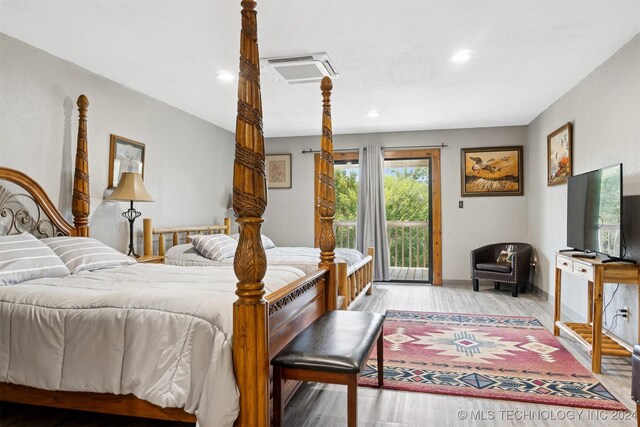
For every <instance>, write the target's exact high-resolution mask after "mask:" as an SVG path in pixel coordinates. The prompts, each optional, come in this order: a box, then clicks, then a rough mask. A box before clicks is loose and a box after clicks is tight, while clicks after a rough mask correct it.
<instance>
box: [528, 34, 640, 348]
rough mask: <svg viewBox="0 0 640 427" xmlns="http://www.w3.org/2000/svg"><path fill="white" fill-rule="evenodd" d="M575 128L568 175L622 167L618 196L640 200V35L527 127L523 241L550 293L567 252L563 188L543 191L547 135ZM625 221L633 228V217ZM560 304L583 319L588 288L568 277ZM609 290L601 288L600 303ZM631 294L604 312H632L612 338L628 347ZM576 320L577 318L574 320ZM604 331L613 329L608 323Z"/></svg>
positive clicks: (629, 289) (628, 290)
mask: <svg viewBox="0 0 640 427" xmlns="http://www.w3.org/2000/svg"><path fill="white" fill-rule="evenodd" d="M567 122H572V123H573V149H574V151H573V167H574V173H582V172H587V171H590V170H593V169H598V168H601V167H603V166H608V165H611V164H614V163H623V164H624V166H623V169H624V188H623V194H625V195H637V194H640V35H637V36H636V37H635V38H633V39H632V40H631V41H630V42H629V43H627V44H626V45H625V46H623V47H622V48H621V49H620V50H619V51H618V52H617V53H616V54H615V55H613V56H612V57H611V58H610V59H609V60H607V61H606V62H605V63H604V64H602V65H601V66H600V67H598V68H597V69H595V70H594V71H593V72H592V73H591V74H589V75H588V76H587V77H586V78H585V79H584V80H582V81H581V82H580V83H579V84H578V85H576V86H575V87H574V88H573V89H571V90H570V91H569V92H568V93H566V94H565V95H564V96H563V97H561V98H560V99H559V100H558V101H556V102H555V103H554V104H553V105H551V106H550V107H549V108H548V109H547V110H545V111H544V112H543V113H541V114H540V115H539V116H538V117H537V118H536V119H535V120H533V121H532V122H531V123H530V124H529V126H528V128H527V147H528V158H527V161H526V163H527V168H526V172H525V174H526V179H527V182H528V183H529V191H528V195H529V240H530V241H531V243H532V244H533V245H534V246H535V247H536V248H537V251H538V255H539V260H540V264H539V268H538V270H537V277H536V285H537V286H538V287H540V288H542V289H543V290H544V291H546V292H548V293H549V294H551V296H552V298H553V290H554V268H553V262H554V260H553V251H556V250H558V249H561V248H564V247H565V245H566V237H567V236H566V209H567V186H566V185H560V186H554V187H547V186H546V172H547V169H546V156H547V134H549V133H551V132H553V131H554V130H555V129H557V128H558V127H560V126H561V125H563V124H564V123H567ZM626 220H631V221H639V219H638V218H627V219H626ZM563 280H564V282H563V286H562V290H563V296H562V302H563V303H564V304H565V305H566V306H567V307H568V308H569V309H570V310H572V311H574V312H575V313H577V314H578V315H579V316H581V317H582V319H585V318H586V304H587V302H586V291H585V289H586V287H585V284H584V283H583V282H582V281H580V280H575V279H573V278H571V277H570V276H569V275H565V276H564V278H563ZM614 288H615V285H614V284H607V285H605V302H606V301H609V300H610V297H611V294H612V292H613V289H614ZM637 292H638V291H637V288H636V287H635V286H627V285H620V289H619V290H618V293H617V294H616V297H615V300H614V301H613V302H612V303H611V306H610V308H609V309H608V310H607V317H608V319H609V320H611V318H612V317H613V314H615V309H616V308H618V307H622V306H628V307H630V308H631V310H632V312H631V321H630V322H628V323H627V322H624V321H622V322H618V325H619V326H618V327H617V328H615V329H614V330H613V331H614V333H616V334H617V335H618V336H620V337H622V338H624V339H625V340H627V341H628V342H635V341H636V330H637V329H636V328H637V324H638V316H639V315H640V313H638V312H637V310H638V309H637V307H638V304H637V300H636V298H637ZM576 320H578V319H576ZM608 326H611V324H609V325H608Z"/></svg>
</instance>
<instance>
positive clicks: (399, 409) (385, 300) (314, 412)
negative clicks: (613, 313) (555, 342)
mask: <svg viewBox="0 0 640 427" xmlns="http://www.w3.org/2000/svg"><path fill="white" fill-rule="evenodd" d="M357 309H360V310H372V311H378V312H384V311H385V310H386V309H396V310H418V311H439V312H457V313H479V314H501V315H525V316H533V317H536V318H538V320H540V321H541V322H542V323H543V325H544V326H545V327H546V328H547V329H549V330H551V329H552V324H553V316H552V307H551V306H550V305H549V304H548V303H547V302H546V301H544V300H542V299H541V298H539V297H538V296H536V295H534V294H531V293H527V294H520V296H519V297H518V298H513V297H511V293H510V290H509V289H504V290H502V291H497V290H494V289H493V283H491V282H484V283H483V282H481V289H480V292H473V291H472V290H471V286H468V287H467V286H444V287H431V286H416V285H412V286H407V285H378V286H376V289H375V291H374V295H372V296H367V297H364V298H363V299H362V300H360V301H359V302H358V305H357ZM560 341H561V342H562V344H563V345H565V347H567V349H569V351H570V352H571V353H572V354H573V355H574V356H575V357H576V358H577V359H578V360H579V361H580V362H581V363H582V364H583V365H584V366H586V367H589V366H590V361H589V358H588V355H587V354H586V353H585V352H584V351H582V350H581V349H580V348H578V347H577V345H576V344H574V343H573V341H571V340H570V339H568V338H566V337H562V336H561V337H560ZM597 377H598V379H599V380H600V381H601V382H602V383H603V384H604V385H605V387H607V389H608V390H609V391H610V392H612V393H613V394H614V395H615V396H616V397H617V398H618V399H619V400H620V401H621V402H622V403H624V404H625V405H626V406H627V407H628V408H629V409H631V408H633V409H634V410H635V404H633V402H632V401H631V398H630V384H631V365H630V361H629V360H628V359H623V358H612V357H605V358H603V373H602V374H601V375H597ZM346 400H347V398H346V387H344V386H336V385H325V384H305V385H303V386H302V387H301V388H300V390H299V391H298V393H297V394H296V395H295V396H294V398H293V399H292V400H291V402H290V403H289V405H288V406H287V408H286V410H285V419H284V425H285V426H295V427H300V426H314V427H315V426H346V424H347V423H346V413H347V405H346ZM0 409H1V410H0V424H1V425H2V426H3V427H5V426H6V427H9V426H42V427H48V426H51V427H52V426H115V425H118V426H127V427H147V426H161V427H169V426H186V425H188V424H181V423H171V422H158V421H150V420H140V419H134V418H125V417H115V416H106V415H99V414H91V413H82V412H74V411H63V410H54V409H47V408H34V407H28V406H22V405H10V404H2V405H1V407H0ZM619 415H620V414H615V413H611V412H602V411H594V410H591V411H590V410H586V409H580V408H569V407H561V406H547V405H535V404H527V403H521V402H508V401H501V400H489V399H475V398H466V397H455V396H447V395H436V394H426V393H409V392H398V391H393V390H378V389H373V388H365V387H361V388H360V389H359V392H358V417H359V425H360V426H372V427H392V426H393V427H400V426H427V425H428V426H510V425H513V426H523V425H526V426H528V425H530V426H554V427H556V426H574V425H575V426H604V425H608V426H633V425H635V424H636V423H635V421H634V420H617V419H614V417H618V418H619ZM462 417H466V419H464V420H462V419H461V418H462ZM472 418H475V419H472Z"/></svg>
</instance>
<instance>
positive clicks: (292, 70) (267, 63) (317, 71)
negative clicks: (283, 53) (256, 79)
mask: <svg viewBox="0 0 640 427" xmlns="http://www.w3.org/2000/svg"><path fill="white" fill-rule="evenodd" d="M260 64H261V65H262V67H263V68H266V69H267V70H269V72H271V74H273V76H274V77H275V79H276V81H281V80H284V81H286V82H287V83H289V84H298V83H313V82H319V81H320V80H322V78H323V77H324V76H329V77H340V75H339V74H338V72H337V71H336V69H335V67H334V66H333V64H332V63H331V60H330V59H329V55H327V54H326V53H316V54H313V55H304V56H288V57H280V58H262V59H261V60H260Z"/></svg>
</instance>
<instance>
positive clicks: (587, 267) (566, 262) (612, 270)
mask: <svg viewBox="0 0 640 427" xmlns="http://www.w3.org/2000/svg"><path fill="white" fill-rule="evenodd" d="M574 253H577V252H562V253H556V254H555V257H556V293H555V297H556V300H555V311H554V314H555V315H554V322H555V323H554V327H553V334H554V335H556V336H558V335H560V331H561V330H562V331H563V332H566V333H567V334H568V335H570V336H571V337H572V338H575V339H576V340H577V341H578V342H579V343H580V344H582V345H583V346H584V347H585V348H586V349H587V351H589V352H590V353H591V371H592V372H594V373H600V368H601V365H602V355H605V356H622V357H630V356H631V352H632V347H631V346H629V345H628V344H626V343H623V342H621V341H618V340H616V339H614V338H612V337H610V336H608V335H606V334H603V333H602V294H603V290H604V284H605V283H623V284H628V285H636V286H637V285H640V266H638V265H635V264H627V263H621V262H611V263H603V262H602V259H597V258H596V259H588V258H574V257H572V255H573V254H574ZM563 271H566V272H567V273H569V274H572V275H574V276H578V277H581V278H583V279H585V280H587V282H588V286H587V290H588V297H587V323H564V322H561V321H560V306H561V305H562V304H561V299H560V297H561V284H562V272H563ZM636 316H638V317H640V303H639V311H638V312H636ZM639 326H640V322H639ZM638 341H639V342H640V328H639V331H638Z"/></svg>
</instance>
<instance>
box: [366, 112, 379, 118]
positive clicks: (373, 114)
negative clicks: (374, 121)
mask: <svg viewBox="0 0 640 427" xmlns="http://www.w3.org/2000/svg"><path fill="white" fill-rule="evenodd" d="M365 115H366V116H367V117H378V116H379V115H380V111H378V110H371V111H367V112H366V113H365Z"/></svg>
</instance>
